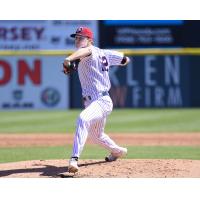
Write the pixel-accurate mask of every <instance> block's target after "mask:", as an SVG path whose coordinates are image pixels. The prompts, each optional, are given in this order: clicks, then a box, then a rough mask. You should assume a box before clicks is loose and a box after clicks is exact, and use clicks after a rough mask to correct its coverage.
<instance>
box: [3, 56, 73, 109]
mask: <svg viewBox="0 0 200 200" xmlns="http://www.w3.org/2000/svg"><path fill="white" fill-rule="evenodd" d="M63 59H64V58H63V57H62V56H60V57H56V56H55V57H54V56H53V57H49V56H45V57H41V56H37V57H36V56H23V57H20V56H15V57H14V56H12V57H11V56H7V57H0V109H66V108H68V107H69V80H68V79H69V77H68V76H66V75H64V74H63V73H62V72H61V71H62V65H61V64H62V60H63Z"/></svg>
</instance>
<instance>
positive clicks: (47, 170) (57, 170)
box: [0, 161, 106, 178]
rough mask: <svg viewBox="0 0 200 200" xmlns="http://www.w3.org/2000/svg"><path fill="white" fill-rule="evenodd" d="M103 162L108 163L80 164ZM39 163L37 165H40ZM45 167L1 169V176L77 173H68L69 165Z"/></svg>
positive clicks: (55, 175) (44, 175)
mask: <svg viewBox="0 0 200 200" xmlns="http://www.w3.org/2000/svg"><path fill="white" fill-rule="evenodd" d="M101 163H106V161H97V162H90V163H85V164H79V165H78V166H79V167H84V166H90V165H98V164H101ZM38 165H39V164H37V165H35V166H38ZM41 166H44V167H41V168H29V169H27V168H26V169H11V170H3V171H0V177H6V176H9V175H11V174H20V173H23V174H24V173H36V172H37V173H40V176H43V177H52V178H73V177H74V176H75V174H70V173H69V174H66V173H67V172H68V167H56V166H53V165H41Z"/></svg>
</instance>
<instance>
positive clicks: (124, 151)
mask: <svg viewBox="0 0 200 200" xmlns="http://www.w3.org/2000/svg"><path fill="white" fill-rule="evenodd" d="M127 152H128V150H127V148H123V147H120V151H119V152H117V153H113V152H112V153H111V154H110V155H109V156H106V157H105V161H106V162H112V161H116V160H117V159H118V158H121V157H123V156H125V155H126V154H127Z"/></svg>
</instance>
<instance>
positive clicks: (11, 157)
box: [0, 145, 200, 164]
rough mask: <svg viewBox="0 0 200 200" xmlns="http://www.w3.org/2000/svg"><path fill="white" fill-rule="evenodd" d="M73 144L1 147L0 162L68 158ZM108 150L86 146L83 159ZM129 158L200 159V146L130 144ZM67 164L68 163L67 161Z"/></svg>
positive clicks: (102, 153) (101, 155) (98, 156)
mask: <svg viewBox="0 0 200 200" xmlns="http://www.w3.org/2000/svg"><path fill="white" fill-rule="evenodd" d="M71 150H72V146H70V145H69V146H67V147H63V146H58V147H29V148H27V147H26V148H0V163H6V162H17V161H25V160H46V159H68V158H69V157H70V155H71ZM105 155H107V151H106V150H104V149H102V148H100V147H98V146H92V145H91V146H90V145H88V146H86V147H85V149H84V151H83V153H82V156H81V159H104V157H105ZM127 158H128V159H192V160H200V147H160V146H155V147H152V146H151V147H148V146H129V147H128V155H127ZM66 164H67V163H66Z"/></svg>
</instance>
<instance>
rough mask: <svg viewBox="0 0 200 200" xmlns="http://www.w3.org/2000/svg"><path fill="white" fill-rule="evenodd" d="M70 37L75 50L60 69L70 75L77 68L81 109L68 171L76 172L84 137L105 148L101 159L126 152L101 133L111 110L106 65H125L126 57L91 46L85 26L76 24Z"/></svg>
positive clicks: (112, 158) (107, 67)
mask: <svg viewBox="0 0 200 200" xmlns="http://www.w3.org/2000/svg"><path fill="white" fill-rule="evenodd" d="M71 37H73V38H75V46H76V48H77V50H76V51H75V52H74V53H73V54H71V55H70V56H68V57H67V58H65V60H64V63H63V72H64V73H65V74H70V73H71V72H72V71H73V70H78V75H79V80H80V83H81V89H82V96H83V102H84V106H85V109H84V110H83V111H82V112H81V113H80V115H79V117H78V119H77V125H76V127H77V128H76V132H75V136H74V144H73V151H72V156H71V159H70V160H69V167H68V171H69V172H70V173H76V172H77V171H78V169H79V168H78V159H79V157H80V155H81V152H82V150H83V147H84V145H85V142H86V139H87V137H90V138H91V139H92V141H93V142H94V143H96V144H99V145H101V146H102V147H104V148H106V149H107V150H108V151H109V152H110V155H109V156H107V157H106V158H105V159H106V161H108V162H111V161H115V160H117V159H118V158H120V157H122V156H125V155H126V154H127V149H126V148H123V147H120V146H118V145H117V144H116V143H115V142H114V141H113V140H112V139H111V138H110V137H109V136H108V135H107V134H106V133H105V132H104V127H105V124H106V117H107V116H108V115H109V114H110V113H111V111H112V109H113V103H112V100H111V98H110V96H109V93H108V91H109V90H110V87H111V84H110V80H109V74H108V71H109V67H110V66H112V65H118V66H126V65H127V64H128V63H129V61H130V59H129V58H128V57H126V56H124V55H123V53H120V52H117V51H112V50H104V49H100V48H98V47H95V46H94V45H93V33H92V31H91V30H90V29H89V28H87V27H80V28H78V29H77V30H76V32H75V33H74V34H71Z"/></svg>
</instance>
